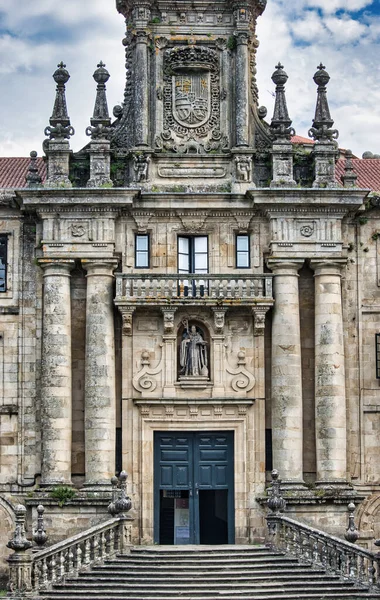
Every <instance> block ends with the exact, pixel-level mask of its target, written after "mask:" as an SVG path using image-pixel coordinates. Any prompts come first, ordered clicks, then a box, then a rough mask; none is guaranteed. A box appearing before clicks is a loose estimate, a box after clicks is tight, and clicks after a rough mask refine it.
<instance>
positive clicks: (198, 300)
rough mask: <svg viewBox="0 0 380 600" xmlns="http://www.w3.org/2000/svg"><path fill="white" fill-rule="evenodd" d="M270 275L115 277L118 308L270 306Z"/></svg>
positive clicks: (121, 274) (179, 274) (148, 274)
mask: <svg viewBox="0 0 380 600" xmlns="http://www.w3.org/2000/svg"><path fill="white" fill-rule="evenodd" d="M272 278H273V275H272V274H270V273H268V274H267V273H266V274H260V275H244V276H243V275H235V276H232V275H231V274H230V273H229V274H225V275H214V274H211V273H207V274H204V273H202V274H199V273H186V274H183V273H171V274H169V275H168V274H156V273H155V274H152V273H147V274H127V273H117V274H116V298H115V303H116V304H117V305H118V306H122V305H129V306H133V305H134V306H149V305H155V306H165V305H168V304H170V305H173V306H186V305H194V304H196V305H205V306H225V307H228V306H254V305H257V304H262V303H263V304H266V305H268V304H269V305H272V304H273V295H272Z"/></svg>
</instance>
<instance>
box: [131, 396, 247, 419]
mask: <svg viewBox="0 0 380 600" xmlns="http://www.w3.org/2000/svg"><path fill="white" fill-rule="evenodd" d="M134 403H135V404H136V405H137V406H138V408H139V410H140V414H141V417H142V418H143V419H153V420H157V421H173V419H175V421H178V422H181V421H188V420H189V419H191V420H192V421H198V422H200V423H202V422H203V421H209V420H210V419H213V418H215V417H218V419H223V420H231V419H242V418H246V417H247V415H248V411H249V408H250V406H252V404H253V400H251V399H248V398H247V399H243V398H241V397H240V398H239V400H238V401H236V400H235V401H231V400H230V399H229V400H226V402H225V403H219V402H218V403H215V402H213V401H212V400H210V401H208V402H205V401H204V400H203V401H202V400H199V401H194V400H192V401H191V402H185V403H184V402H183V401H181V402H177V401H176V400H158V399H155V398H149V399H148V398H146V399H145V398H144V399H138V400H134Z"/></svg>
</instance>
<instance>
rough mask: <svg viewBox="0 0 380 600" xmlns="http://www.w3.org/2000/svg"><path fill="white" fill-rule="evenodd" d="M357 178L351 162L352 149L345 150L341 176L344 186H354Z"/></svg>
mask: <svg viewBox="0 0 380 600" xmlns="http://www.w3.org/2000/svg"><path fill="white" fill-rule="evenodd" d="M357 178H358V176H357V175H356V173H355V171H354V167H353V164H352V151H351V150H346V162H345V165H344V174H343V175H342V176H341V180H342V182H343V185H344V187H355V186H356V180H357Z"/></svg>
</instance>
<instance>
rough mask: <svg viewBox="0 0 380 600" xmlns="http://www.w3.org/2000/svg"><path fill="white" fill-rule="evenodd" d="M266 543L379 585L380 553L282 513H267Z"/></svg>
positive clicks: (360, 580) (357, 578)
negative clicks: (267, 533)
mask: <svg viewBox="0 0 380 600" xmlns="http://www.w3.org/2000/svg"><path fill="white" fill-rule="evenodd" d="M266 519H267V523H268V531H269V537H268V545H269V546H270V547H272V548H273V549H276V550H282V551H285V552H286V553H289V554H292V555H293V556H295V557H296V558H297V559H299V560H300V561H303V562H306V563H309V564H312V565H313V566H321V567H323V568H324V569H326V570H327V571H328V572H330V573H334V574H336V575H339V576H341V577H343V578H344V579H350V580H353V581H355V582H356V583H359V584H362V585H366V586H369V587H376V588H379V587H380V555H377V554H373V553H372V552H369V551H368V550H365V549H364V548H361V547H360V546H357V545H356V544H351V543H350V542H346V541H345V540H341V539H340V538H338V537H335V536H333V535H330V534H328V533H325V532H323V531H320V530H318V529H315V528H314V527H310V526H308V525H305V524H304V523H300V522H298V521H295V520H294V519H291V518H289V517H285V516H284V515H282V514H281V513H280V512H275V513H273V514H269V515H267V517H266Z"/></svg>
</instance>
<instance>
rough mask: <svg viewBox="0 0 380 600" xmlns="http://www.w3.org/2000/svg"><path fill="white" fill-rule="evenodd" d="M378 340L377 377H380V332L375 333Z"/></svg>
mask: <svg viewBox="0 0 380 600" xmlns="http://www.w3.org/2000/svg"><path fill="white" fill-rule="evenodd" d="M375 341H376V379H380V333H376V334H375Z"/></svg>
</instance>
